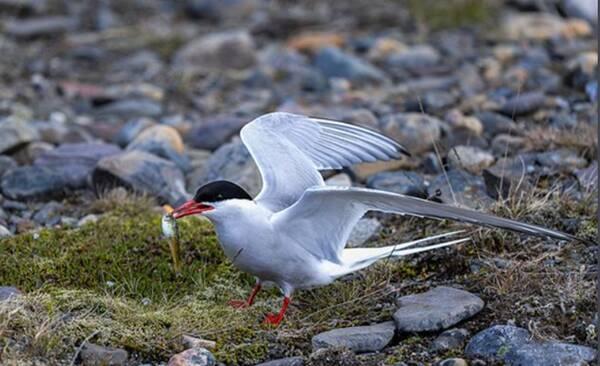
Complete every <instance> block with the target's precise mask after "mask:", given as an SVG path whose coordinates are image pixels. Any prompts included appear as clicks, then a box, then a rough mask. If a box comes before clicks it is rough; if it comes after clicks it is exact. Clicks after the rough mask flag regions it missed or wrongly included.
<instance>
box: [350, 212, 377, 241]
mask: <svg viewBox="0 0 600 366" xmlns="http://www.w3.org/2000/svg"><path fill="white" fill-rule="evenodd" d="M380 228H381V223H380V222H379V220H377V219H374V218H367V217H365V218H362V219H360V220H358V222H357V223H356V225H355V226H354V228H353V229H352V231H351V232H350V237H349V238H348V242H347V243H346V246H347V247H349V248H356V247H359V246H361V245H363V244H364V243H365V242H367V240H369V239H370V238H371V237H373V235H375V234H377V232H379V229H380Z"/></svg>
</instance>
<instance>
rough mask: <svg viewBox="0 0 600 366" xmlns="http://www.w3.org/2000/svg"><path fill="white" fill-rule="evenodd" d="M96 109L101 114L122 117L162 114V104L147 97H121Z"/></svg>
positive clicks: (156, 115) (157, 115)
mask: <svg viewBox="0 0 600 366" xmlns="http://www.w3.org/2000/svg"><path fill="white" fill-rule="evenodd" d="M94 111H95V112H96V114H98V115H100V116H115V117H121V118H134V117H159V116H160V115H161V114H162V105H161V104H160V103H158V102H155V101H153V100H151V99H146V98H135V99H119V100H116V101H114V102H112V103H108V104H105V105H103V106H101V107H98V108H96V109H95V110H94Z"/></svg>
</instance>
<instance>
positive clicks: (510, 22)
mask: <svg viewBox="0 0 600 366" xmlns="http://www.w3.org/2000/svg"><path fill="white" fill-rule="evenodd" d="M500 27H501V32H502V33H503V35H504V36H505V37H506V38H508V39H510V40H514V41H519V42H522V41H523V40H525V39H533V40H538V41H545V40H550V39H552V38H561V37H564V38H576V37H583V36H587V35H590V34H591V33H592V28H591V27H590V25H589V24H588V23H586V22H585V21H583V20H579V19H574V18H571V19H563V18H561V17H560V16H558V15H554V14H551V13H549V12H543V13H520V14H517V13H513V14H509V15H508V16H505V17H504V19H503V21H502V24H501V26H500Z"/></svg>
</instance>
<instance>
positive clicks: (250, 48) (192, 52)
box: [174, 30, 256, 74]
mask: <svg viewBox="0 0 600 366" xmlns="http://www.w3.org/2000/svg"><path fill="white" fill-rule="evenodd" d="M255 50H256V47H255V45H254V40H253V39H252V36H251V35H250V34H249V33H248V32H246V31H242V30H234V31H226V32H217V33H211V34H207V35H205V36H202V37H201V38H198V39H195V40H192V41H191V42H189V43H188V44H186V45H185V46H183V47H182V48H181V49H180V50H179V51H177V53H176V54H175V57H174V66H175V68H176V69H180V70H181V71H182V72H183V73H186V74H187V73H191V74H195V73H201V72H208V71H216V70H221V71H223V70H242V69H246V68H249V67H252V66H253V65H254V64H255V62H256V54H255Z"/></svg>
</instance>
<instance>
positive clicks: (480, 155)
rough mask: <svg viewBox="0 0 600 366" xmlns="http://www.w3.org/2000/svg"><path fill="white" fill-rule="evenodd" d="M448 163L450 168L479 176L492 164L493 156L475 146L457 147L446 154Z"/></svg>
mask: <svg viewBox="0 0 600 366" xmlns="http://www.w3.org/2000/svg"><path fill="white" fill-rule="evenodd" d="M448 163H449V165H450V166H452V167H455V168H462V169H464V170H466V171H468V172H470V173H473V174H480V173H481V171H482V170H483V169H485V168H487V167H489V166H490V165H492V164H493V163H494V156H493V155H492V154H490V153H489V152H487V151H485V150H483V149H480V148H478V147H475V146H465V145H459V146H455V147H453V148H452V149H451V150H450V151H449V152H448Z"/></svg>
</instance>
